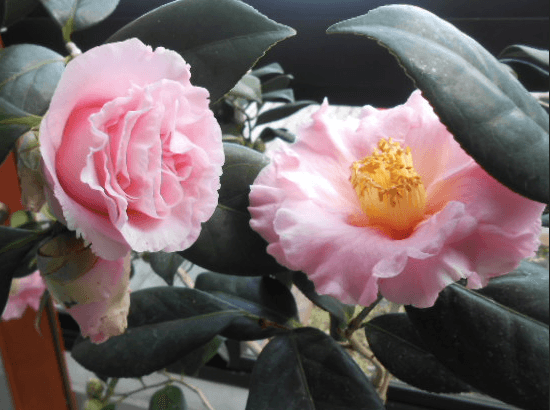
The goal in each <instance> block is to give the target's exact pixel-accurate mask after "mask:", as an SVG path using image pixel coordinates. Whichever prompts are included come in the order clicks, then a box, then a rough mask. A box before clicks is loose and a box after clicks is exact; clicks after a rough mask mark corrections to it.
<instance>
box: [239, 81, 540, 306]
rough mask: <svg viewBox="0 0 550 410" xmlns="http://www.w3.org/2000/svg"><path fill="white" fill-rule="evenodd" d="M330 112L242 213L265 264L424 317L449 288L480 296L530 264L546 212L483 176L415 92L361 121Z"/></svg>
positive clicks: (288, 152)
mask: <svg viewBox="0 0 550 410" xmlns="http://www.w3.org/2000/svg"><path fill="white" fill-rule="evenodd" d="M327 109H328V104H327V103H326V102H325V103H324V104H323V106H322V107H321V109H320V110H319V111H318V112H317V113H316V114H315V115H314V116H313V123H312V124H311V125H309V126H307V127H304V128H303V129H301V131H300V132H299V133H298V141H297V142H296V143H295V144H292V145H288V146H287V145H281V146H279V147H277V148H276V149H274V150H272V151H270V152H269V156H270V158H271V163H270V164H269V165H268V166H266V167H265V168H264V169H263V170H262V171H261V173H260V174H259V175H258V177H257V178H256V181H255V182H254V185H253V186H252V188H251V194H250V208H249V210H250V213H251V215H252V220H251V222H250V224H251V226H252V228H253V229H255V230H256V231H257V232H259V233H260V234H261V235H262V236H263V237H264V238H265V239H266V240H267V241H268V242H269V246H268V248H267V250H268V252H269V253H270V254H271V255H273V256H274V257H275V258H276V259H277V261H278V262H279V263H280V264H282V265H284V266H286V267H288V268H289V269H292V270H301V271H303V272H305V273H306V274H307V275H308V276H309V278H310V279H311V280H312V281H313V282H314V283H315V286H316V289H317V291H318V292H319V293H322V294H330V295H332V296H334V297H336V298H338V299H339V300H341V301H342V302H344V303H349V304H360V305H364V306H367V305H370V304H371V303H372V302H373V301H374V300H375V299H376V297H377V294H378V293H381V294H382V295H383V296H384V297H386V298H387V299H388V300H390V301H393V302H396V303H402V304H411V305H414V306H417V307H429V306H432V305H433V303H434V302H435V300H436V298H437V296H438V294H439V292H440V291H441V290H442V289H443V288H444V287H445V286H447V285H449V284H451V283H453V282H455V281H457V280H459V279H461V278H467V280H468V286H469V287H471V288H479V287H481V286H484V285H485V284H487V281H488V280H489V278H491V277H494V276H498V275H502V274H505V273H507V272H509V271H511V270H513V269H514V268H515V267H516V266H517V265H518V264H519V262H520V260H521V259H522V258H525V257H528V256H531V255H532V254H533V252H534V250H535V249H536V248H537V246H538V235H539V232H540V227H541V222H540V216H541V214H542V211H543V209H544V205H543V204H540V203H537V202H534V201H531V200H529V199H526V198H524V197H522V196H520V195H518V194H516V193H514V192H512V191H510V190H509V189H508V188H506V187H505V186H503V185H501V184H500V183H499V182H497V181H496V180H495V179H494V178H492V177H491V176H489V175H488V174H487V173H486V172H485V171H484V170H483V169H482V168H481V167H480V166H479V165H478V164H477V163H476V162H475V161H474V160H473V159H472V158H471V157H470V156H468V155H467V154H466V153H465V152H464V151H463V150H462V148H460V146H459V144H458V143H457V142H456V141H455V140H454V138H453V136H452V135H451V134H450V133H449V132H448V131H447V129H446V128H445V126H444V125H443V124H441V122H440V121H439V119H438V117H437V116H436V115H435V114H434V112H433V110H432V108H431V106H430V105H429V103H428V102H427V101H426V100H425V99H424V98H423V97H422V95H421V94H420V92H419V91H416V92H414V93H413V94H412V96H411V97H410V98H409V100H408V101H407V103H406V104H404V105H402V106H398V107H395V108H392V109H388V110H377V109H374V108H372V107H365V108H364V109H363V112H362V115H361V118H360V119H359V120H358V121H354V120H346V121H335V120H329V119H327V113H326V111H327Z"/></svg>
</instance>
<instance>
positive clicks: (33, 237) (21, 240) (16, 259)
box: [0, 226, 46, 311]
mask: <svg viewBox="0 0 550 410" xmlns="http://www.w3.org/2000/svg"><path fill="white" fill-rule="evenodd" d="M45 235H46V234H45V233H40V232H34V231H30V230H26V229H17V228H8V227H5V226H0V311H3V310H4V308H5V306H6V302H7V300H8V293H9V290H10V284H11V280H12V278H13V277H21V276H25V275H27V274H28V273H31V272H30V268H29V264H30V262H31V259H32V258H34V256H35V255H36V247H37V246H38V244H39V243H40V241H41V240H42V239H44V237H45ZM33 251H34V252H33ZM34 270H36V269H33V271H34Z"/></svg>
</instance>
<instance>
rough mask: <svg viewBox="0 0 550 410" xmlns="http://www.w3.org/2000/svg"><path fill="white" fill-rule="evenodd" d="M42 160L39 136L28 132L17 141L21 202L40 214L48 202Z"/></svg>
mask: <svg viewBox="0 0 550 410" xmlns="http://www.w3.org/2000/svg"><path fill="white" fill-rule="evenodd" d="M41 158H42V157H41V155H40V143H39V141H38V137H37V135H36V134H35V133H34V132H33V131H28V132H26V133H25V134H23V135H22V136H21V137H20V138H19V139H18V140H17V175H18V176H19V181H20V184H21V202H22V204H23V206H24V207H25V208H27V209H28V210H30V211H33V212H38V211H39V210H40V208H42V205H44V203H45V202H46V196H45V194H44V185H45V183H44V175H43V174H42V169H41V166H40V162H41Z"/></svg>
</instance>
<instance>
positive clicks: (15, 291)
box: [2, 271, 46, 320]
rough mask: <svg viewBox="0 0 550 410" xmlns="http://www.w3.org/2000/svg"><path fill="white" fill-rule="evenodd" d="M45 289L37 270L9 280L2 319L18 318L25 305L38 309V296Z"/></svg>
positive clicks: (22, 312) (23, 311)
mask: <svg viewBox="0 0 550 410" xmlns="http://www.w3.org/2000/svg"><path fill="white" fill-rule="evenodd" d="M45 290H46V285H45V284H44V281H43V280H42V277H41V276H40V272H38V271H36V272H34V273H33V274H32V275H29V276H25V277H23V278H15V279H13V280H12V282H11V288H10V294H9V297H8V303H7V304H6V308H5V309H4V313H2V319H3V320H12V319H19V318H20V317H22V316H23V314H24V313H25V310H27V306H30V307H31V308H33V309H34V310H36V311H38V307H39V306H40V298H41V297H42V294H43V293H44V291H45Z"/></svg>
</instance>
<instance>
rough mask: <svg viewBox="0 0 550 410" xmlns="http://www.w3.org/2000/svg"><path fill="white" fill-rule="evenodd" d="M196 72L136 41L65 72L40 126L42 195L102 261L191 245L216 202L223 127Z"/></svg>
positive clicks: (97, 52)
mask: <svg viewBox="0 0 550 410" xmlns="http://www.w3.org/2000/svg"><path fill="white" fill-rule="evenodd" d="M190 77H191V74H190V71H189V65H188V64H187V63H186V62H185V61H184V60H183V59H182V57H181V56H180V55H179V54H177V53H176V52H174V51H170V50H166V49H164V48H162V47H159V48H157V49H155V50H154V51H153V50H152V49H151V47H148V46H146V45H144V44H143V43H141V42H140V41H139V40H137V39H130V40H127V41H124V42H120V43H111V44H105V45H102V46H99V47H96V48H93V49H91V50H89V51H87V52H85V53H84V54H82V55H80V56H77V57H76V58H75V59H74V60H72V61H71V62H70V63H69V64H68V65H67V68H66V69H65V72H64V73H63V76H62V78H61V80H60V82H59V84H58V86H57V88H56V90H55V93H54V96H53V98H52V101H51V104H50V108H49V110H48V112H47V114H46V116H45V117H44V119H43V121H42V123H41V126H40V144H41V147H40V150H41V154H42V158H43V169H44V174H45V178H46V182H47V184H48V187H47V189H46V193H47V196H48V200H49V201H50V204H51V206H52V209H53V211H54V213H56V216H57V217H58V218H59V219H60V220H62V221H64V222H66V224H67V226H68V227H69V229H71V230H76V231H77V234H78V235H80V236H82V237H83V238H84V239H85V240H86V241H87V242H90V243H91V246H92V250H93V251H94V252H95V253H96V254H97V255H99V256H100V257H101V258H103V259H109V260H117V259H119V258H121V257H124V256H125V255H126V254H127V253H128V251H129V250H130V249H134V250H136V251H160V250H164V251H167V252H172V251H178V250H182V249H185V248H187V247H189V246H190V245H191V244H193V242H194V241H195V240H196V239H197V237H198V235H199V233H200V229H201V223H202V222H204V221H206V220H208V219H209V218H210V216H211V215H212V213H213V212H214V209H215V208H216V205H217V200H218V194H217V190H218V188H219V185H220V181H219V177H220V175H221V166H222V164H223V162H224V154H223V146H222V136H221V130H220V127H219V125H218V123H217V121H216V119H215V118H214V115H213V113H212V111H211V110H210V109H209V106H208V104H209V94H208V91H207V90H206V89H204V88H201V87H196V86H193V85H192V84H191V82H190Z"/></svg>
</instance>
